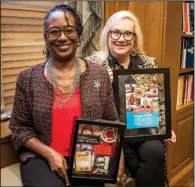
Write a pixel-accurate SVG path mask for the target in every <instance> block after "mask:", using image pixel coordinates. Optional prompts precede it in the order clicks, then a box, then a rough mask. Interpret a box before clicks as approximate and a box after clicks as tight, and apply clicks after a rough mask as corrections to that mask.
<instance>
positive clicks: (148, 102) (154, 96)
mask: <svg viewBox="0 0 195 187" xmlns="http://www.w3.org/2000/svg"><path fill="white" fill-rule="evenodd" d="M125 96H126V98H125V99H126V122H127V129H136V128H149V127H158V126H159V103H158V99H159V97H158V85H157V84H155V83H152V84H144V85H141V86H140V85H138V84H126V85H125ZM130 122H131V123H130Z"/></svg>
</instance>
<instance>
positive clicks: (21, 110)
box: [9, 70, 69, 184]
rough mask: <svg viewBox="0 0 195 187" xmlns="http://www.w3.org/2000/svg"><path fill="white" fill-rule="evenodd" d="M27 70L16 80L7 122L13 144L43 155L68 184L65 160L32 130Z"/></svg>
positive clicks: (18, 147)
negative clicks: (9, 116) (11, 108)
mask: <svg viewBox="0 0 195 187" xmlns="http://www.w3.org/2000/svg"><path fill="white" fill-rule="evenodd" d="M28 71H30V70H26V71H23V72H21V73H20V74H19V76H18V79H17V82H16V92H15V98H14V105H13V111H12V115H11V118H10V124H9V128H10V129H11V131H12V141H13V145H14V147H15V150H16V151H19V149H20V148H22V147H25V148H27V149H29V150H31V151H33V152H35V153H37V154H39V155H41V156H42V157H44V158H45V159H46V160H47V161H48V162H49V164H50V167H51V170H52V171H54V172H57V173H58V174H59V175H60V176H61V177H63V178H64V179H65V180H66V183H67V184H69V181H68V177H67V173H66V169H67V163H66V160H65V159H64V157H63V156H62V155H60V154H59V153H57V152H56V151H55V150H53V149H52V148H50V147H49V146H47V145H45V144H44V143H42V142H41V141H40V140H39V138H38V136H37V134H36V132H35V130H34V127H33V120H32V112H30V111H31V110H30V105H29V102H30V101H29V100H28V99H27V98H29V96H28V95H27V90H30V88H29V87H28V86H29V83H28V78H29V77H28V76H27V73H28Z"/></svg>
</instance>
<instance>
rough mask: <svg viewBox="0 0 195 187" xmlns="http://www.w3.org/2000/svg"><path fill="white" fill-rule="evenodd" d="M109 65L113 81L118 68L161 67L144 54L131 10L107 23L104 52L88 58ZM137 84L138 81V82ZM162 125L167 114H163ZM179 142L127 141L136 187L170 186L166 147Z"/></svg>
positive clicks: (126, 152) (128, 163)
mask: <svg viewBox="0 0 195 187" xmlns="http://www.w3.org/2000/svg"><path fill="white" fill-rule="evenodd" d="M87 59H90V60H92V61H94V62H96V63H100V64H102V65H103V66H105V67H106V68H107V70H108V72H109V75H110V78H111V81H113V72H112V71H113V70H114V69H131V68H157V67H158V64H157V62H156V59H155V58H154V57H149V56H146V55H145V54H144V50H143V35H142V31H141V28H140V23H139V20H138V19H137V17H136V16H135V15H134V14H133V13H132V12H130V11H120V12H117V13H115V14H113V15H112V16H111V17H110V18H109V20H108V21H107V23H106V25H105V27H104V28H103V30H102V33H101V36H100V51H99V52H97V53H95V54H94V55H92V56H91V57H87ZM134 81H135V82H136V81H138V80H134ZM160 122H161V126H162V127H163V125H164V112H163V109H162V110H161V111H160ZM165 142H166V143H167V142H168V143H175V142H176V135H175V133H174V131H172V138H171V139H169V140H166V141H164V142H162V141H159V140H150V141H141V140H140V141H136V142H135V141H134V142H127V143H125V145H124V148H123V151H124V156H125V167H126V168H127V169H128V171H129V172H130V174H131V177H133V178H136V187H141V186H148V187H152V186H155V187H157V186H158V187H163V186H165V183H166V184H167V185H168V179H167V177H166V167H165V168H164V166H166V156H165V155H166V146H164V145H165Z"/></svg>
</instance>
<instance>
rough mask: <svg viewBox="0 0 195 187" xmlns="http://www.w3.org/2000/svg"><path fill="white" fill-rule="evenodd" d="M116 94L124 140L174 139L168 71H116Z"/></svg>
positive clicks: (159, 69)
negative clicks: (123, 128)
mask: <svg viewBox="0 0 195 187" xmlns="http://www.w3.org/2000/svg"><path fill="white" fill-rule="evenodd" d="M113 76H114V81H113V86H114V93H115V102H116V107H117V110H118V113H119V118H120V121H122V122H124V123H125V124H126V133H125V139H132V140H137V139H139V140H143V141H144V140H148V139H160V140H163V139H168V138H170V137H171V100H170V72H169V69H168V68H153V69H131V70H114V72H113Z"/></svg>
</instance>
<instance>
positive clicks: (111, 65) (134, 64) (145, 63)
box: [86, 54, 165, 134]
mask: <svg viewBox="0 0 195 187" xmlns="http://www.w3.org/2000/svg"><path fill="white" fill-rule="evenodd" d="M130 58H131V63H130V64H129V67H128V68H139V69H143V68H158V67H159V66H158V64H157V61H156V59H155V58H154V57H149V56H146V55H143V54H136V55H134V56H131V57H130ZM86 59H88V60H91V61H92V62H94V63H99V64H102V66H104V67H106V68H107V70H115V69H124V68H123V67H122V66H121V65H120V64H119V63H118V62H117V60H116V59H115V58H114V57H113V56H112V55H109V56H108V58H107V59H106V60H105V61H103V62H101V63H100V62H99V56H98V55H92V56H90V57H87V58H86ZM132 77H133V79H134V81H135V82H136V83H137V84H140V85H142V84H151V82H152V80H153V78H154V75H152V76H151V75H150V74H148V75H147V74H144V75H139V76H138V75H132ZM158 79H159V78H158V76H157V75H156V80H158ZM158 90H159V96H160V97H159V98H160V100H159V107H160V108H159V112H160V116H159V119H160V128H158V129H156V128H151V129H150V133H151V134H156V133H158V131H160V132H161V133H165V128H164V127H165V112H164V109H165V102H164V97H163V95H162V94H163V91H162V87H161V86H160V85H158ZM120 113H121V114H122V113H124V111H120ZM124 115H125V114H124ZM156 131H157V132H156Z"/></svg>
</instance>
